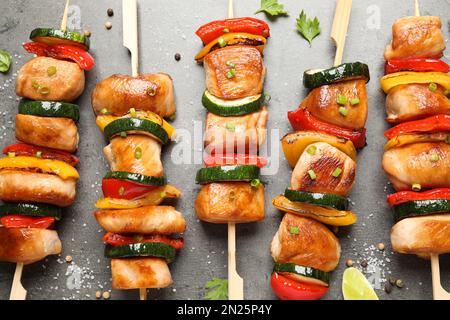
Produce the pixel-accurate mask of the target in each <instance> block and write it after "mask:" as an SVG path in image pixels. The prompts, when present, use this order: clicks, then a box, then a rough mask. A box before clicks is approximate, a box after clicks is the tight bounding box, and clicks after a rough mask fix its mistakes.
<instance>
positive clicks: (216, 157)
mask: <svg viewBox="0 0 450 320" xmlns="http://www.w3.org/2000/svg"><path fill="white" fill-rule="evenodd" d="M203 162H204V163H205V166H206V167H213V166H226V165H256V166H258V167H260V168H262V167H264V166H266V165H267V159H265V158H263V157H260V156H257V155H254V154H223V155H221V154H212V155H207V156H206V157H205V158H204V159H203Z"/></svg>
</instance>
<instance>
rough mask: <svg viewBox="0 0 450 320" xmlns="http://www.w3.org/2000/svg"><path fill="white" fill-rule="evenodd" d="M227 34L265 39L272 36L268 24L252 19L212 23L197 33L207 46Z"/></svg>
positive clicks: (235, 19) (245, 18)
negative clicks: (247, 35)
mask: <svg viewBox="0 0 450 320" xmlns="http://www.w3.org/2000/svg"><path fill="white" fill-rule="evenodd" d="M224 30H225V31H224ZM227 32H245V33H250V34H254V35H258V36H263V37H265V38H268V37H269V36H270V31H269V25H268V24H267V23H265V22H264V21H262V20H259V19H256V18H250V17H244V18H233V19H226V20H216V21H211V22H209V23H207V24H204V25H203V26H201V27H200V28H198V30H197V31H195V33H196V34H197V36H199V37H200V39H202V41H203V44H205V45H206V44H208V43H210V42H211V41H213V40H214V39H216V38H218V37H220V36H221V35H223V34H224V33H227Z"/></svg>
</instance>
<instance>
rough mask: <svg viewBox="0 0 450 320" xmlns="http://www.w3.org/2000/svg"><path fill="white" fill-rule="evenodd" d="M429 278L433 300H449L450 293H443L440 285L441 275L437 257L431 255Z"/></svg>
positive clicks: (443, 290)
mask: <svg viewBox="0 0 450 320" xmlns="http://www.w3.org/2000/svg"><path fill="white" fill-rule="evenodd" d="M431 278H432V283H433V299H434V300H450V293H448V292H447V291H445V289H444V288H442V285H441V273H440V270H439V255H437V254H432V255H431Z"/></svg>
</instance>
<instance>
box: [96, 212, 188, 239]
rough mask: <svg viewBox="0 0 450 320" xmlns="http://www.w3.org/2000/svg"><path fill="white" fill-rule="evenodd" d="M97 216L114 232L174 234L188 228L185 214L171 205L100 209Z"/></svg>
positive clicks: (101, 223) (107, 228) (109, 230)
mask: <svg viewBox="0 0 450 320" xmlns="http://www.w3.org/2000/svg"><path fill="white" fill-rule="evenodd" d="M95 218H96V219H97V222H98V223H99V224H100V225H101V226H102V228H103V229H105V230H106V231H108V232H112V233H120V234H129V233H135V234H136V233H139V234H172V233H182V232H184V230H186V220H184V217H183V215H182V214H181V213H180V212H178V211H177V210H175V208H174V207H171V206H145V207H140V208H134V209H122V210H100V211H97V212H96V213H95Z"/></svg>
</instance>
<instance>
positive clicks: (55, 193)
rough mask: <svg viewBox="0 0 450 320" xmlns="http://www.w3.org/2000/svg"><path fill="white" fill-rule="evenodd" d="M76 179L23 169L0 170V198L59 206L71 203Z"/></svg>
mask: <svg viewBox="0 0 450 320" xmlns="http://www.w3.org/2000/svg"><path fill="white" fill-rule="evenodd" d="M75 194H76V181H75V180H74V179H67V180H63V179H61V178H60V177H58V176H57V175H54V174H47V173H37V172H30V171H25V170H14V169H4V170H0V199H2V200H3V201H11V202H22V201H25V202H43V203H49V204H54V205H56V206H60V207H67V206H70V205H71V204H73V202H74V201H75Z"/></svg>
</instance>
